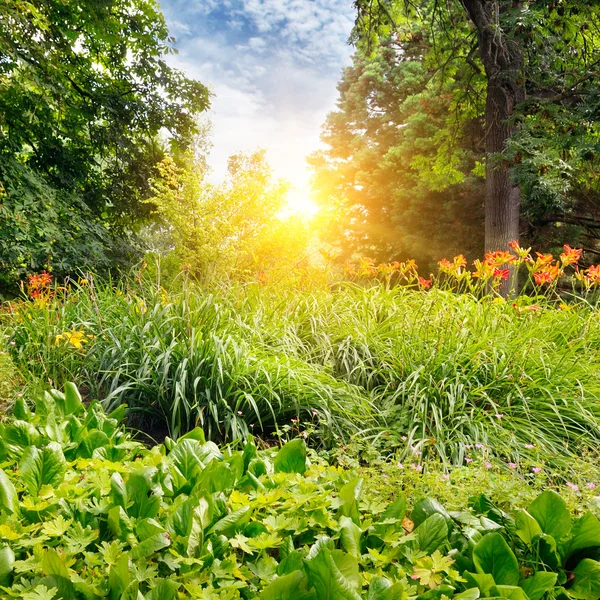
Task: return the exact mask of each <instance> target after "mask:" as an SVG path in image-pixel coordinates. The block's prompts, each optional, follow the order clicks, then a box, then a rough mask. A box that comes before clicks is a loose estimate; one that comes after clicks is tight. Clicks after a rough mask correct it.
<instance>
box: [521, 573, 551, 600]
mask: <svg viewBox="0 0 600 600" xmlns="http://www.w3.org/2000/svg"><path fill="white" fill-rule="evenodd" d="M557 577H558V576H557V574H556V573H547V572H546V571H538V572H537V573H534V574H533V575H532V576H531V577H528V578H527V579H521V581H520V582H519V586H520V587H522V588H523V590H524V591H525V593H526V594H527V597H528V598H529V600H540V599H541V597H542V596H543V595H544V594H545V593H546V592H547V591H548V590H550V589H552V588H553V587H554V585H555V584H556V579H557Z"/></svg>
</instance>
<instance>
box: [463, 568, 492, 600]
mask: <svg viewBox="0 0 600 600" xmlns="http://www.w3.org/2000/svg"><path fill="white" fill-rule="evenodd" d="M464 578H465V579H466V580H467V584H468V585H469V586H470V587H474V588H477V589H479V590H481V593H482V594H483V596H484V597H486V598H487V597H488V596H490V595H491V593H492V590H494V589H496V582H495V581H494V578H493V577H492V576H491V575H489V574H487V573H469V572H468V571H465V573H464Z"/></svg>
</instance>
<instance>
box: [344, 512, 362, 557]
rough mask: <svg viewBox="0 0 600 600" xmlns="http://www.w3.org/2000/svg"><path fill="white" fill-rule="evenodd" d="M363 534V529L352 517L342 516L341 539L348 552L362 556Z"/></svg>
mask: <svg viewBox="0 0 600 600" xmlns="http://www.w3.org/2000/svg"><path fill="white" fill-rule="evenodd" d="M361 536H362V529H361V528H360V527H359V526H358V525H356V523H354V521H352V519H350V518H349V517H340V541H341V543H342V548H343V549H344V550H345V551H346V552H348V553H349V554H352V555H353V556H356V557H359V556H360V554H361V552H360V538H361Z"/></svg>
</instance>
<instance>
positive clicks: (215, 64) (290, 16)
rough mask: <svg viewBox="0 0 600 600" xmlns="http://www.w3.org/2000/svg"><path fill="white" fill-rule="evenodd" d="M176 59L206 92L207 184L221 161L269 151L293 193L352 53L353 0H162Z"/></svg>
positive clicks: (222, 164)
mask: <svg viewBox="0 0 600 600" xmlns="http://www.w3.org/2000/svg"><path fill="white" fill-rule="evenodd" d="M161 7H162V10H163V12H164V14H165V17H166V19H167V23H168V24H169V28H170V31H171V34H172V35H173V36H174V37H175V38H176V39H177V44H176V46H177V48H178V50H179V54H177V55H174V56H173V57H171V58H170V59H169V62H170V63H171V64H172V65H173V66H175V67H177V68H180V69H182V70H184V71H185V72H186V73H187V74H188V75H190V76H192V77H195V78H197V79H199V80H200V81H202V83H204V84H205V85H208V86H209V87H210V89H211V90H212V91H213V93H214V94H215V96H214V97H213V101H212V104H213V106H212V111H211V114H210V119H211V121H212V123H213V144H214V146H213V151H212V153H211V159H210V163H211V166H212V167H213V169H214V174H213V176H212V178H213V179H215V180H219V179H221V178H222V176H223V174H224V172H225V167H226V164H227V157H228V156H229V155H231V154H233V153H235V152H237V151H240V150H253V149H256V148H259V147H262V148H266V149H267V153H268V156H269V161H270V163H271V165H272V166H273V169H274V171H275V173H276V174H277V175H278V176H281V177H285V178H287V179H289V180H291V181H292V182H293V183H294V184H297V185H298V186H299V187H301V186H303V185H305V183H306V180H307V173H306V164H305V157H306V155H307V154H309V153H310V152H311V151H313V150H315V149H316V148H317V147H318V145H319V132H320V126H321V124H322V123H323V121H324V119H325V116H326V115H327V113H328V112H329V111H330V110H332V109H333V108H334V107H335V101H336V98H337V90H336V83H337V81H338V80H339V77H340V71H341V69H342V67H343V66H345V65H347V64H349V61H350V55H351V52H352V49H351V47H350V46H348V44H347V39H348V35H349V33H350V30H351V28H352V24H353V19H354V12H353V9H352V0H162V1H161Z"/></svg>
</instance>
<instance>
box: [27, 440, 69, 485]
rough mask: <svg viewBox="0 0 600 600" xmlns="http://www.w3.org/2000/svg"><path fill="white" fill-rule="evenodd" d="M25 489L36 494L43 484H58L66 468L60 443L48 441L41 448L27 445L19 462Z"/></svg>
mask: <svg viewBox="0 0 600 600" xmlns="http://www.w3.org/2000/svg"><path fill="white" fill-rule="evenodd" d="M19 470H20V472H21V477H22V479H23V482H24V483H25V487H26V488H27V491H28V492H29V493H30V494H31V495H32V496H37V495H38V493H39V491H40V489H41V487H42V486H43V485H51V486H53V487H57V486H59V485H60V484H61V483H62V481H63V478H64V476H65V471H66V470H67V461H66V460H65V455H64V454H63V451H62V448H61V446H60V444H57V443H56V442H50V443H49V444H48V445H47V446H46V447H45V448H44V449H43V450H39V449H38V448H36V447H35V446H29V447H28V448H26V449H25V452H23V456H22V458H21V462H20V463H19Z"/></svg>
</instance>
